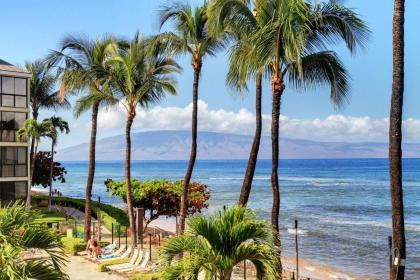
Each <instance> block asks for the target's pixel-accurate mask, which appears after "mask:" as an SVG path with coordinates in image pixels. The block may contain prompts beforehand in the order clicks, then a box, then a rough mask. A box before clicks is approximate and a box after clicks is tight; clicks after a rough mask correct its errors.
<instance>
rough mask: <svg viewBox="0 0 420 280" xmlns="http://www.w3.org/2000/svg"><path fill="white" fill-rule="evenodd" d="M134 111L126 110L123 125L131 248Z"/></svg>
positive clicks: (134, 241) (133, 240) (133, 243)
mask: <svg viewBox="0 0 420 280" xmlns="http://www.w3.org/2000/svg"><path fill="white" fill-rule="evenodd" d="M134 117H135V113H133V112H128V118H127V124H126V127H125V140H126V147H125V184H126V192H127V208H128V219H129V221H130V231H131V237H130V240H131V246H132V250H134V248H136V247H137V239H136V226H135V220H134V208H133V193H132V190H131V126H132V125H133V120H134Z"/></svg>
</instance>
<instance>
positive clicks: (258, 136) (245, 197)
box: [239, 74, 262, 206]
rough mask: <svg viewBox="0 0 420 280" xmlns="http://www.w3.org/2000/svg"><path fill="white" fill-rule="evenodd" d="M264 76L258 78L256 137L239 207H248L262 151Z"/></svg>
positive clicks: (260, 75)
mask: <svg viewBox="0 0 420 280" xmlns="http://www.w3.org/2000/svg"><path fill="white" fill-rule="evenodd" d="M261 81H262V74H258V75H257V78H256V91H255V122H256V125H255V135H254V141H253V143H252V148H251V153H250V154H249V159H248V166H247V168H246V172H245V177H244V182H243V184H242V189H241V194H240V196H239V205H241V206H246V204H247V203H248V199H249V194H250V192H251V187H252V180H253V178H254V173H255V167H256V165H257V159H258V151H259V149H260V141H261V130H262V117H261V95H262V86H261V85H262V83H261Z"/></svg>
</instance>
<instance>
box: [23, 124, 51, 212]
mask: <svg viewBox="0 0 420 280" xmlns="http://www.w3.org/2000/svg"><path fill="white" fill-rule="evenodd" d="M52 133H54V132H53V131H52V130H51V126H50V125H49V124H48V123H47V122H38V121H36V120H34V119H28V120H26V121H25V122H24V124H23V127H22V128H21V129H19V130H18V131H17V132H16V137H17V140H18V141H19V142H24V141H27V140H28V139H32V141H33V143H34V151H33V155H32V159H31V169H30V174H29V178H30V182H29V187H28V194H27V196H26V209H28V208H29V206H30V205H31V186H32V178H33V174H34V170H35V155H36V154H37V150H38V145H39V141H40V140H41V137H45V136H46V135H47V134H52Z"/></svg>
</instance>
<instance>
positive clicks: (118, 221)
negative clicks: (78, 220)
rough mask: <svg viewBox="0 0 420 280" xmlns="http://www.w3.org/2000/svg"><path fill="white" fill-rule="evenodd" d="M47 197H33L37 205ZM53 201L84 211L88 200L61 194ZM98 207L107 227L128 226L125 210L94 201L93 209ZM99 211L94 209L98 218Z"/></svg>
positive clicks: (94, 215)
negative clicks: (112, 225)
mask: <svg viewBox="0 0 420 280" xmlns="http://www.w3.org/2000/svg"><path fill="white" fill-rule="evenodd" d="M45 199H48V197H47V196H44V195H34V196H33V197H32V202H33V204H35V205H36V204H39V203H40V202H41V201H42V200H45ZM52 202H53V203H54V204H56V205H59V206H66V207H72V208H74V209H77V210H79V211H82V212H84V211H85V209H86V202H85V200H84V199H78V198H70V197H65V196H61V197H53V198H52ZM98 208H99V209H100V210H101V211H100V212H101V215H102V217H101V218H102V219H101V220H102V222H103V223H104V225H105V227H107V228H108V229H109V230H111V224H112V223H114V225H122V226H128V216H127V213H126V212H125V211H124V210H122V209H120V208H118V207H115V206H112V205H109V204H104V203H99V202H97V201H92V209H95V210H96V209H98ZM97 213H98V212H97V211H92V216H93V217H94V218H96V219H97V218H98V217H97Z"/></svg>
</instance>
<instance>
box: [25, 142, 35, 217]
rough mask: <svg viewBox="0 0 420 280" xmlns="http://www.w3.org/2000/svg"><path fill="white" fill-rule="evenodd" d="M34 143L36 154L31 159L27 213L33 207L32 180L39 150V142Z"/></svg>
mask: <svg viewBox="0 0 420 280" xmlns="http://www.w3.org/2000/svg"><path fill="white" fill-rule="evenodd" d="M34 143H35V144H34V153H33V155H32V159H31V170H30V171H29V172H30V174H29V184H28V194H27V196H26V205H25V209H26V211H28V210H29V208H30V206H31V188H32V178H33V176H34V170H35V159H36V152H37V150H38V141H37V140H34Z"/></svg>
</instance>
